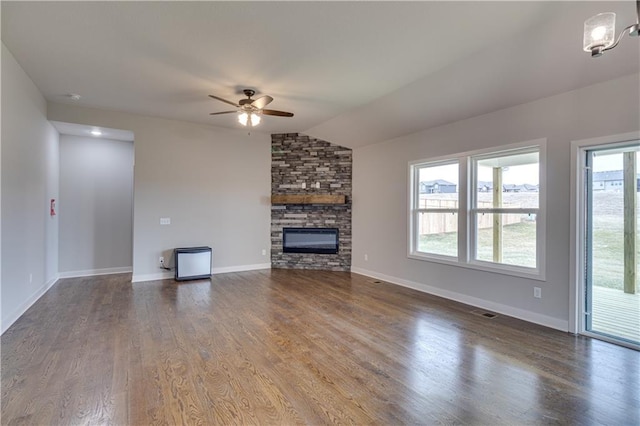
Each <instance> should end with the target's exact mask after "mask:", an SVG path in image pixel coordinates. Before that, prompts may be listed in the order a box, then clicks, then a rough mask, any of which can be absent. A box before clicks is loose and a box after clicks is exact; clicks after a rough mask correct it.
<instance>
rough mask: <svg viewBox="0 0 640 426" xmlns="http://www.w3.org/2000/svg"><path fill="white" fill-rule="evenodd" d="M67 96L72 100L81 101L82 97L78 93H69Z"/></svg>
mask: <svg viewBox="0 0 640 426" xmlns="http://www.w3.org/2000/svg"><path fill="white" fill-rule="evenodd" d="M67 96H69V98H71V100H72V101H79V100H80V98H81V97H82V96H80V95H78V94H77V93H69V94H68V95H67Z"/></svg>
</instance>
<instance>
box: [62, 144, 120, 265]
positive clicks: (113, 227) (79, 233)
mask: <svg viewBox="0 0 640 426" xmlns="http://www.w3.org/2000/svg"><path fill="white" fill-rule="evenodd" d="M58 216H59V221H60V243H59V247H60V249H59V272H60V276H62V277H65V276H82V275H89V274H98V273H109V272H130V271H131V267H132V262H133V249H132V247H133V143H132V142H125V141H117V140H111V139H104V138H94V137H83V136H70V135H60V202H59V204H58Z"/></svg>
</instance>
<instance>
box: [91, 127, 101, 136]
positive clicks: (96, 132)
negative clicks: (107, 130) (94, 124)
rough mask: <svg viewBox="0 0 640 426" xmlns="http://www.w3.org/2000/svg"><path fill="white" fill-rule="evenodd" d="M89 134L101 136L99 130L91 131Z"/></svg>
mask: <svg viewBox="0 0 640 426" xmlns="http://www.w3.org/2000/svg"><path fill="white" fill-rule="evenodd" d="M91 134H92V135H93V136H102V132H101V131H100V130H98V129H93V130H92V131H91Z"/></svg>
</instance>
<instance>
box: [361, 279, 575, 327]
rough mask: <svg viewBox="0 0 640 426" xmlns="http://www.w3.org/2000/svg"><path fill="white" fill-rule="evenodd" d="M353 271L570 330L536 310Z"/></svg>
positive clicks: (408, 281)
mask: <svg viewBox="0 0 640 426" xmlns="http://www.w3.org/2000/svg"><path fill="white" fill-rule="evenodd" d="M351 272H354V273H356V274H360V275H365V276H367V277H371V278H375V279H378V280H382V281H386V282H389V283H391V284H395V285H399V286H402V287H408V288H411V289H414V290H418V291H421V292H423V293H428V294H433V295H434V296H439V297H443V298H445V299H449V300H453V301H455V302H460V303H464V304H466V305H471V306H475V307H477V308H482V309H487V310H489V311H493V312H497V313H499V314H503V315H508V316H510V317H514V318H518V319H521V320H523V321H527V322H531V323H534V324H538V325H542V326H545V327H549V328H553V329H556V330H560V331H566V332H568V331H569V321H564V320H560V319H557V318H553V317H550V316H547V315H542V314H537V313H535V312H531V311H526V310H524V309H519V308H514V307H513V306H509V305H503V304H501V303H495V302H491V301H489V300H484V299H480V298H477V297H473V296H467V295H465V294H462V293H457V292H454V291H450V290H444V289H442V288H438V287H433V286H430V285H428V284H423V283H418V282H415V281H410V280H405V279H402V278H397V277H392V276H389V275H385V274H381V273H378V272H374V271H369V270H367V269H362V268H354V267H352V268H351Z"/></svg>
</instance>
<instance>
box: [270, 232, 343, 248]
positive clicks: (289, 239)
mask: <svg viewBox="0 0 640 426" xmlns="http://www.w3.org/2000/svg"><path fill="white" fill-rule="evenodd" d="M338 249H339V233H338V228H282V251H283V252H284V253H317V254H337V253H338Z"/></svg>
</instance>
